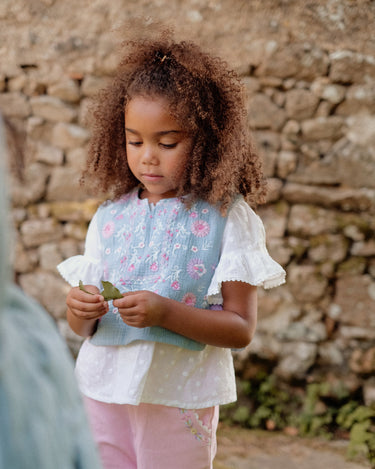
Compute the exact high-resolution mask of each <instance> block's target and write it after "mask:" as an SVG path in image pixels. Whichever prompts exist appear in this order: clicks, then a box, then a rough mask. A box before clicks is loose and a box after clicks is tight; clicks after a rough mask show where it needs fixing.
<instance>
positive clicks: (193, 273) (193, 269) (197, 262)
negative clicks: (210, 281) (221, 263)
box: [187, 259, 207, 280]
mask: <svg viewBox="0 0 375 469" xmlns="http://www.w3.org/2000/svg"><path fill="white" fill-rule="evenodd" d="M187 272H188V274H189V275H190V277H191V278H193V279H195V280H199V279H200V278H201V277H202V275H204V274H205V273H206V272H207V271H206V268H205V266H204V264H203V262H202V260H201V259H192V260H191V261H190V262H189V263H188V265H187Z"/></svg>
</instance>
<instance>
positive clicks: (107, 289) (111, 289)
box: [79, 280, 122, 301]
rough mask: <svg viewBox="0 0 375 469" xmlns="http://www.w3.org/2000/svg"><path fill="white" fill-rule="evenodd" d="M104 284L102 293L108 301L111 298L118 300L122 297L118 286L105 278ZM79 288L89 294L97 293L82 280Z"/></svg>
mask: <svg viewBox="0 0 375 469" xmlns="http://www.w3.org/2000/svg"><path fill="white" fill-rule="evenodd" d="M102 285H103V288H104V289H103V291H102V292H101V293H100V294H101V295H102V296H103V297H104V299H105V300H106V301H110V300H118V299H119V298H122V294H121V292H120V290H119V289H118V288H116V287H115V286H114V285H113V284H112V283H111V282H106V281H105V280H103V281H102ZM79 289H80V290H82V291H84V292H85V293H88V294H89V295H95V293H92V292H90V291H88V290H86V288H85V287H84V286H83V282H82V280H80V281H79Z"/></svg>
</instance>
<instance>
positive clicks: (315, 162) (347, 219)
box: [0, 2, 375, 403]
mask: <svg viewBox="0 0 375 469" xmlns="http://www.w3.org/2000/svg"><path fill="white" fill-rule="evenodd" d="M6 3H7V2H6ZM44 3H48V2H44ZM49 3H50V4H53V3H54V2H49ZM78 3H79V4H80V3H82V2H78ZM102 3H103V2H96V3H95V5H98V4H99V5H101V4H102ZM203 3H204V2H203ZM206 3H207V2H206ZM216 3H220V2H216ZM216 3H215V2H208V3H207V5H208V4H210V5H211V4H216ZM266 3H267V2H266ZM15 4H16V5H17V2H15ZM114 4H115V2H114ZM178 4H179V2H172V5H174V6H175V7H176V6H178ZM224 4H225V2H224ZM207 5H206V7H207V8H208V6H207ZM12 8H13V7H12ZM10 12H11V5H10V3H9V9H8V10H5V13H4V15H5V16H3V18H4V17H5V18H8V19H9V18H10V21H11V20H12V17H11V16H9V15H10ZM185 13H186V15H188V16H187V18H189V21H190V25H192V27H193V28H195V30H196V31H198V30H199V28H200V26H201V24H202V21H203V19H204V14H205V11H203V7H202V10H201V11H200V10H199V9H193V10H191V9H190V10H189V11H188V12H185ZM224 13H225V12H223V14H224ZM19 14H20V13H19ZM30 14H31V13H30ZM113 14H114V12H113V11H112V15H113ZM123 14H124V13H123ZM7 15H8V16H7ZM124 15H125V14H124ZM189 15H190V16H189ZM199 15H200V16H199ZM232 16H233V15H232ZM0 17H1V11H0ZM92 18H94V19H95V18H96V17H95V16H93V17H92ZM233 18H234V17H233ZM247 19H248V20H249V23H248V24H247V26H246V27H247V28H248V29H249V30H250V29H251V27H250V25H251V24H252V25H254V20H253V23H251V22H250V17H248V18H247ZM108 21H109V20H108ZM98 23H99V20H98V21H97V22H96V23H95V24H98ZM12 24H13V23H12ZM54 24H56V23H54ZM90 24H91V23H90ZM246 27H243V28H242V30H241V35H240V37H241V38H246V39H247V41H243V42H241V44H242V49H241V50H240V51H239V52H238V54H237V55H236V56H235V57H232V58H233V63H234V66H235V67H236V69H237V70H238V71H239V73H240V74H241V75H242V77H243V80H244V83H245V86H246V89H247V93H248V114H249V125H251V127H252V129H253V132H254V136H255V139H256V141H257V144H258V148H259V151H261V152H262V154H263V156H264V163H265V172H266V175H267V177H268V178H269V186H270V192H269V197H268V202H267V204H266V205H264V206H262V207H260V208H259V210H258V212H259V214H260V216H261V218H262V219H263V221H264V224H265V227H266V232H267V239H268V248H269V251H270V253H271V254H272V256H273V257H274V258H275V259H276V260H277V261H278V262H280V263H281V264H282V265H283V266H284V267H285V269H286V270H287V275H288V277H287V284H286V285H285V286H282V287H279V288H276V289H274V290H270V291H263V290H261V289H260V291H259V323H258V329H257V333H256V336H255V338H254V341H253V343H252V344H251V346H250V347H249V348H248V349H246V350H245V351H242V352H241V353H239V354H237V356H236V366H237V370H238V373H239V374H242V376H243V377H245V378H246V377H251V376H252V375H253V374H254V373H255V372H256V370H257V369H258V367H264V366H266V367H267V369H268V370H271V372H272V373H274V374H275V375H277V376H278V377H279V379H281V380H283V381H286V382H289V383H296V382H298V383H300V382H306V381H307V382H311V381H314V380H318V381H321V380H331V381H332V382H333V383H335V382H340V383H341V385H343V386H344V387H345V388H347V389H349V390H350V392H356V391H361V392H363V394H364V398H365V401H366V403H370V402H375V379H374V378H373V375H374V372H375V238H374V233H375V217H374V214H375V117H374V111H375V47H373V48H372V49H371V47H367V49H366V51H365V52H364V50H358V47H357V48H356V47H350V46H346V47H342V44H341V45H340V44H339V45H336V46H335V44H334V43H329V45H327V42H325V43H324V41H322V42H321V43H320V42H319V41H318V40H317V39H316V40H310V41H308V40H306V38H305V37H303V38H302V35H301V36H300V37H297V36H296V35H294V36H293V35H287V34H283V35H281V36H280V35H279V36H278V40H276V39H275V37H273V36H272V34H269V35H268V36H267V35H265V36H267V37H260V36H258V37H257V38H256V39H253V38H251V37H250V36H249V37H247V36H246V31H247V29H246ZM254 27H255V26H254ZM100 28H101V26H100V27H99V26H98V29H100ZM211 28H215V25H214V24H211ZM61 34H62V33H61ZM301 34H302V33H301ZM228 35H230V34H229V33H228V32H227V37H228ZM198 36H199V35H198ZM22 37H23V36H22ZM82 37H83V36H82ZM103 37H104V40H102V41H101V42H99V43H98V42H95V39H94V38H93V37H91V39H90V40H91V41H92V43H93V44H94V43H95V44H96V45H98V44H99V45H100V47H92V46H90V47H89V46H87V45H86V44H85V39H82V38H80V37H77V36H75V35H74V34H73V33H72V32H70V35H69V34H68V33H66V31H65V36H64V39H63V40H62V39H60V41H59V42H55V43H54V48H55V49H54V55H53V54H52V57H51V56H48V54H45V56H44V55H43V54H42V53H40V54H36V53H34V54H31V55H30V56H28V55H27V54H26V53H25V51H24V50H20V49H18V53H14V50H15V49H16V48H12V47H11V48H9V49H8V51H7V52H6V54H8V55H7V57H8V58H9V61H8V62H7V66H6V67H3V69H2V70H1V71H0V108H1V109H3V111H4V112H5V114H7V115H8V116H10V117H11V118H12V119H13V121H14V122H15V123H16V125H18V126H19V127H20V128H22V129H24V130H25V132H26V134H27V147H26V148H27V150H26V155H27V164H26V171H25V181H24V182H23V183H20V182H18V181H17V180H12V181H11V184H10V190H11V195H12V203H13V219H14V224H15V228H16V230H15V237H14V239H15V242H14V251H15V254H14V269H15V272H16V277H17V280H18V281H19V283H20V285H21V286H22V288H23V289H24V290H25V291H26V292H27V293H29V294H30V295H32V296H33V297H35V298H36V299H38V300H39V301H40V302H41V303H42V304H43V305H44V306H45V307H46V309H47V310H48V311H49V312H50V313H51V314H52V315H53V317H54V318H55V319H56V320H57V322H58V325H59V327H60V330H61V332H62V334H63V335H64V336H65V337H66V338H67V340H68V342H69V344H70V345H71V347H72V350H73V351H74V353H75V352H76V350H77V347H78V346H79V343H80V340H79V339H78V338H77V337H76V336H74V334H72V333H71V332H70V331H69V328H68V327H67V324H66V321H65V295H66V292H67V285H66V284H65V282H64V281H63V280H62V279H60V278H59V276H58V274H57V272H56V264H58V263H59V262H60V261H62V260H63V259H65V258H67V257H69V256H72V255H75V254H79V253H82V250H83V243H84V239H85V233H86V230H87V224H88V222H89V220H90V218H91V217H92V214H93V213H94V211H95V208H96V206H97V204H98V202H99V201H98V200H95V199H93V198H90V196H89V194H88V192H85V190H84V189H83V188H81V187H80V186H79V177H80V171H81V169H82V167H83V164H84V159H85V148H86V145H87V142H88V140H89V133H88V131H87V129H86V128H85V125H84V118H85V115H86V113H87V107H88V103H89V100H90V98H91V97H92V96H93V95H94V94H95V93H96V92H97V91H98V90H99V89H100V88H101V87H102V86H103V85H104V84H105V82H106V80H107V79H108V77H109V76H110V75H111V73H112V71H113V69H114V66H115V64H116V56H115V54H114V53H113V47H114V46H113V44H114V43H113V42H111V41H110V40H109V39H108V37H107V36H103ZM212 37H214V36H211V39H212ZM217 37H220V35H218V36H217ZM280 37H281V39H280ZM208 39H210V38H208ZM237 39H238V37H237ZM302 39H303V40H302ZM29 41H30V42H32V41H34V43H37V42H38V37H33V36H32V34H31V32H30V31H29ZM203 42H204V41H203ZM236 44H239V42H238V41H236ZM372 44H373V43H372ZM44 45H45V44H44ZM370 45H371V44H370ZM228 47H229V46H228ZM225 54H226V56H227V57H229V56H230V54H228V50H226V51H225ZM3 56H4V53H3ZM57 57H59V60H58V59H57ZM61 57H65V59H64V61H62V60H61ZM3 63H4V62H3Z"/></svg>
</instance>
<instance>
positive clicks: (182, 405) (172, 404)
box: [81, 389, 237, 410]
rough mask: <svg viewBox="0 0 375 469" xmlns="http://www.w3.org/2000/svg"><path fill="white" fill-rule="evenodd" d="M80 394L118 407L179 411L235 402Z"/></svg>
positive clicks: (232, 399)
mask: <svg viewBox="0 0 375 469" xmlns="http://www.w3.org/2000/svg"><path fill="white" fill-rule="evenodd" d="M81 394H83V395H84V396H86V397H88V398H90V399H94V400H96V401H99V402H104V403H105V404H118V405H139V404H153V405H163V406H166V407H178V408H181V409H189V410H191V409H206V408H207V407H213V406H216V405H226V404H231V403H233V402H236V401H237V395H234V396H227V397H225V398H220V399H212V400H208V401H204V402H201V401H199V402H193V403H192V402H182V401H178V400H174V401H173V400H166V399H145V400H143V399H141V400H139V401H138V400H137V399H134V400H132V399H126V400H124V401H119V400H117V399H116V400H114V399H110V398H103V397H98V396H95V393H91V392H87V391H83V390H82V389H81Z"/></svg>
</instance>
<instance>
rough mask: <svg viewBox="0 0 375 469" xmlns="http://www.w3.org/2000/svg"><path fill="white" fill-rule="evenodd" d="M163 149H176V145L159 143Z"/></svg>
mask: <svg viewBox="0 0 375 469" xmlns="http://www.w3.org/2000/svg"><path fill="white" fill-rule="evenodd" d="M160 145H161V146H162V147H163V148H176V146H177V143H160Z"/></svg>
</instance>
